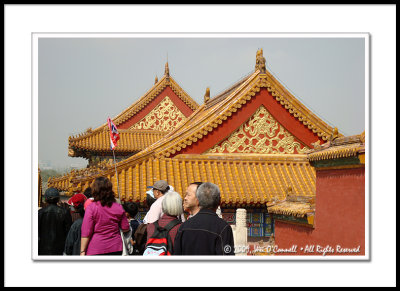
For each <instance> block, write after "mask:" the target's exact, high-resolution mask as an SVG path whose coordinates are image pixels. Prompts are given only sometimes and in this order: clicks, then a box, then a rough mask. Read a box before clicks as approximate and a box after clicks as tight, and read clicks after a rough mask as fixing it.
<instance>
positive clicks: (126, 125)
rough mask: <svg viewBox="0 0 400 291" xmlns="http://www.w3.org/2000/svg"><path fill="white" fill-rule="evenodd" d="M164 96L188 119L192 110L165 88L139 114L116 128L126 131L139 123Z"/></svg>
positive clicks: (170, 90) (168, 88)
mask: <svg viewBox="0 0 400 291" xmlns="http://www.w3.org/2000/svg"><path fill="white" fill-rule="evenodd" d="M165 96H168V97H169V98H170V99H171V101H172V102H173V103H174V104H175V106H176V107H178V109H179V110H180V111H181V112H182V113H183V115H185V116H186V117H189V116H190V115H191V114H192V113H193V110H192V109H191V108H190V107H189V106H187V105H186V104H185V102H183V101H182V100H181V99H180V98H179V97H178V96H176V94H175V93H174V91H172V89H171V87H169V86H167V87H165V88H164V89H163V90H162V91H161V93H160V94H159V95H158V96H157V97H156V98H154V99H153V100H152V101H151V102H150V103H149V104H147V105H146V106H145V107H144V108H143V109H142V110H141V111H140V112H138V113H137V114H135V115H134V116H132V117H131V118H130V119H129V120H127V121H125V122H124V123H122V124H120V125H119V126H118V128H121V129H128V128H129V127H131V126H132V125H134V124H135V123H136V122H138V121H140V120H141V119H142V118H143V117H145V116H146V115H147V114H149V113H150V112H151V111H152V110H153V109H154V108H155V107H156V106H157V105H158V104H159V103H160V102H161V101H162V100H163V99H164V97H165Z"/></svg>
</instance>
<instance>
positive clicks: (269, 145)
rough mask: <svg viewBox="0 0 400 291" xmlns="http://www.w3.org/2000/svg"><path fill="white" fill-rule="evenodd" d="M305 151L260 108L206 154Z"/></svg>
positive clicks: (305, 148) (291, 152)
mask: <svg viewBox="0 0 400 291" xmlns="http://www.w3.org/2000/svg"><path fill="white" fill-rule="evenodd" d="M307 150H308V147H306V146H304V145H302V144H301V143H300V142H298V141H297V140H296V139H295V137H294V136H293V135H291V134H290V133H289V132H288V131H287V130H286V129H285V128H284V127H283V126H282V125H280V124H279V123H278V122H277V121H276V120H275V118H274V117H273V116H272V115H271V114H270V113H269V112H268V110H267V109H266V108H265V107H264V106H260V107H259V108H258V109H257V111H256V112H255V113H254V114H253V116H251V118H250V119H249V120H248V121H247V122H246V123H244V124H242V125H241V126H240V127H239V129H238V130H236V131H235V132H234V133H233V134H231V135H230V136H229V137H228V138H227V139H226V140H224V141H222V142H221V143H219V144H218V145H216V146H214V147H213V148H211V149H210V150H208V151H207V153H263V154H277V153H279V154H282V153H284V154H296V153H304V152H305V151H307Z"/></svg>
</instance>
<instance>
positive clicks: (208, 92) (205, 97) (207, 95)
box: [204, 87, 210, 103]
mask: <svg viewBox="0 0 400 291" xmlns="http://www.w3.org/2000/svg"><path fill="white" fill-rule="evenodd" d="M208 100H210V88H208V87H207V89H206V93H205V94H204V103H207V102H208Z"/></svg>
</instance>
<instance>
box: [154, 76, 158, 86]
mask: <svg viewBox="0 0 400 291" xmlns="http://www.w3.org/2000/svg"><path fill="white" fill-rule="evenodd" d="M157 83H158V77H157V75H156V78H155V80H154V84H157Z"/></svg>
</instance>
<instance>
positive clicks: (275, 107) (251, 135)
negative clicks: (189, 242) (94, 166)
mask: <svg viewBox="0 0 400 291" xmlns="http://www.w3.org/2000/svg"><path fill="white" fill-rule="evenodd" d="M163 82H167V74H166V75H164V77H163V79H162V80H160V81H159V82H158V83H157V84H156V85H155V86H154V87H153V88H152V89H151V90H150V91H149V93H147V94H146V95H145V97H142V98H141V99H140V100H139V101H138V102H136V103H135V104H134V105H132V106H131V107H130V108H128V109H127V110H125V111H123V112H122V113H121V114H120V115H118V116H117V117H116V118H114V119H113V120H114V122H115V123H116V125H117V127H118V129H121V133H122V135H123V134H126V136H127V138H125V139H123V138H122V137H121V140H120V141H119V144H118V147H119V151H120V156H121V157H124V159H121V160H120V161H119V162H118V163H117V164H116V171H115V168H114V165H110V164H104V165H103V168H102V169H99V170H96V171H92V172H90V171H87V172H85V173H84V172H82V171H81V172H79V173H74V175H70V176H68V175H67V176H64V177H60V178H52V179H49V181H48V184H49V187H50V186H52V187H55V188H58V189H60V190H62V191H68V192H69V193H71V194H72V193H73V191H76V190H77V189H79V190H80V191H82V190H83V189H85V188H86V187H88V186H89V185H90V184H91V183H92V182H93V181H94V179H95V178H96V177H98V176H106V177H108V178H110V179H111V181H112V183H113V186H114V192H115V193H116V194H117V193H119V196H120V199H121V201H134V202H137V203H139V204H140V206H141V207H142V211H141V212H140V213H139V214H138V218H139V219H142V218H143V216H144V214H145V211H146V191H147V189H146V187H147V186H149V185H153V183H154V182H155V181H157V180H160V179H162V180H166V181H168V183H169V184H170V185H172V186H173V187H174V188H175V190H176V191H177V192H178V193H180V194H181V195H183V194H184V193H185V190H186V188H187V187H188V185H189V184H190V183H191V182H194V181H203V182H206V181H207V182H212V183H215V184H217V185H218V186H219V188H220V190H221V212H222V217H223V219H225V220H226V221H227V222H228V223H230V224H232V225H233V224H235V220H236V217H235V216H236V210H237V209H238V208H244V209H246V213H247V218H246V223H247V229H248V233H247V235H248V238H249V240H248V241H249V242H250V243H252V242H256V241H258V240H265V241H267V240H268V239H270V238H271V237H274V238H275V242H276V243H278V242H279V243H282V244H289V243H290V242H292V240H291V238H290V236H289V235H288V233H290V232H289V231H288V232H286V230H287V229H288V228H289V229H291V227H293V226H294V227H297V228H298V233H299V236H301V235H302V234H303V233H307V232H309V231H311V232H313V231H314V230H316V229H315V227H316V225H318V227H319V226H320V223H321V227H325V226H324V223H323V222H322V221H323V218H322V217H324V216H325V217H326V215H328V214H327V213H326V212H324V213H321V214H320V211H328V212H329V210H328V208H329V205H324V206H322V205H323V204H325V203H327V201H328V200H329V197H325V196H329V193H325V194H321V195H322V196H324V195H325V196H324V197H325V198H321V199H322V200H319V197H318V195H316V194H317V193H318V191H322V192H323V191H328V190H320V188H319V184H318V183H319V181H320V180H319V176H320V174H319V173H320V169H321V167H324V165H325V164H324V162H323V159H322V160H321V159H320V158H315V157H328V158H324V159H325V160H326V161H328V159H329V158H331V156H330V154H329V153H328V152H326V151H329V150H328V149H326V148H325V147H326V145H330V146H336V145H337V146H339V145H340V146H341V145H342V143H341V141H343V140H347V139H346V138H345V137H343V135H342V134H340V133H339V132H338V131H337V129H336V128H332V127H331V126H329V125H328V124H326V123H325V122H324V121H323V120H322V119H321V118H319V117H318V116H317V115H316V114H314V113H313V112H312V111H310V110H309V109H308V108H306V107H305V106H304V105H303V104H302V103H301V102H300V101H299V100H298V99H296V98H295V97H294V96H293V95H292V94H291V93H290V92H289V91H288V90H287V89H286V88H285V87H284V86H283V85H282V84H281V83H280V82H279V81H278V80H277V79H276V78H275V77H274V76H273V75H272V74H271V73H270V72H269V71H268V70H267V69H266V66H265V58H264V56H263V51H262V49H261V50H259V51H257V54H256V65H255V69H254V72H252V73H250V74H249V75H247V76H245V77H244V78H242V79H241V80H240V81H238V82H237V83H236V84H234V85H233V86H231V87H230V88H228V89H227V90H225V91H224V92H222V93H220V94H218V95H216V96H213V97H211V94H210V90H209V89H208V88H207V89H206V92H205V95H204V103H203V104H202V105H200V106H198V107H196V104H195V103H194V102H193V101H192V100H191V99H190V98H189V97H188V95H186V94H183V93H182V92H183V90H182V91H179V90H176V89H175V91H174V90H173V88H174V86H175V88H179V87H178V86H177V85H175V84H174V85H169V86H167V87H165V86H164V87H162V86H161V84H162V83H163ZM168 82H169V83H168V84H172V78H170V77H169V81H168ZM157 88H162V89H157ZM162 90H164V91H162ZM156 92H157V93H156ZM160 92H161V93H160ZM157 94H158V95H157ZM148 95H149V96H150V95H151V96H153V95H154V96H157V97H152V98H153V99H152V100H159V101H158V102H155V104H154V105H153V107H151V108H148V107H145V105H144V103H145V102H144V100H148V99H151V98H150V97H147V96H148ZM160 96H161V97H160ZM166 96H168V97H169V100H171V102H173V103H174V104H175V108H177V109H173V107H162V108H169V109H165V111H162V110H161V109H160V110H158V112H163V114H161V116H164V119H165V120H168V124H169V125H171V126H170V127H169V126H166V125H164V123H162V124H157V121H159V120H160V119H162V118H159V117H158V115H156V113H155V111H154V108H156V104H161V103H160V102H161V100H166V102H169V100H168V99H166ZM157 98H159V99H157ZM162 98H164V99H162ZM142 104H143V106H142ZM143 108H145V109H146V108H147V109H146V110H145V109H143ZM140 110H142V111H143V112H141V111H140ZM178 111H179V112H181V115H179V113H177V112H178ZM139 113H141V114H140V115H139ZM156 116H157V117H156ZM179 116H180V118H181V119H179ZM168 117H169V118H170V119H168ZM175 121H176V122H175ZM167 128H168V130H164V131H163V129H167ZM107 130H108V129H107V127H106V125H103V126H101V127H99V128H98V129H96V130H93V131H92V132H89V133H85V134H84V135H82V136H80V137H77V138H70V140H69V142H70V143H69V146H70V149H71V155H72V156H86V157H88V158H89V159H90V158H91V159H93V158H92V157H94V156H96V155H97V156H99V155H100V154H99V153H102V154H104V156H107V155H108V156H109V154H110V151H109V150H108V148H109V143H107V142H108V140H109V139H108V131H107ZM140 130H142V132H141V133H140V134H143V135H144V132H146V134H147V131H145V130H153V132H151V133H149V136H151V134H154V135H155V134H156V132H157V134H159V133H158V132H163V135H162V136H159V137H157V138H155V139H154V140H152V141H150V140H148V141H147V143H146V142H143V143H141V144H140V145H136V143H137V142H138V141H137V140H138V136H139V131H140ZM124 131H127V132H124ZM122 135H121V136H122ZM141 136H142V135H141ZM100 137H102V139H101V138H100ZM79 138H80V139H79ZM78 139H79V140H82V142H81V144H82V146H80V147H79V146H78ZM72 140H73V142H72ZM83 140H84V141H83ZM142 140H143V141H144V140H145V138H142ZM344 143H346V142H344ZM118 147H117V149H118ZM126 149H129V151H128V150H126ZM135 151H136V152H135ZM313 151H315V152H313ZM343 151H344V152H346V153H347V151H346V150H345V149H344V150H343ZM128 152H129V154H127V153H128ZM339 152H341V150H339ZM334 162H336V160H335V161H334ZM353 162H354V160H353ZM328 164H329V163H328ZM325 171H326V170H323V171H321V173H322V172H323V173H327V172H325ZM116 172H117V175H118V176H117V175H116ZM321 175H322V176H323V174H321ZM117 181H118V186H119V187H118V186H117ZM321 181H322V180H321ZM321 187H322V188H323V187H324V185H322V186H321ZM316 189H317V190H318V191H316ZM343 195H344V194H343ZM324 199H325V200H324ZM321 201H322V202H321ZM320 217H321V218H320ZM316 223H317V224H316ZM324 231H329V230H328V229H327V230H324ZM295 232H296V231H295Z"/></svg>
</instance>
